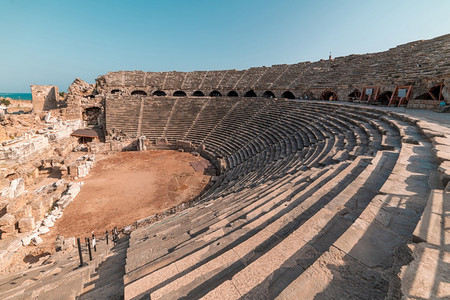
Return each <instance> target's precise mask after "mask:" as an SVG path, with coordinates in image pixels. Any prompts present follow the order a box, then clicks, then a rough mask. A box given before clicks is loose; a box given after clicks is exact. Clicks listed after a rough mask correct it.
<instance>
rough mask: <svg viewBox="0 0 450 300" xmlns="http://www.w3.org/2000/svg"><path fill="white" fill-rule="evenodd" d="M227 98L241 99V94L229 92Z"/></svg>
mask: <svg viewBox="0 0 450 300" xmlns="http://www.w3.org/2000/svg"><path fill="white" fill-rule="evenodd" d="M227 96H228V97H239V94H238V93H237V92H236V91H229V92H228V94H227Z"/></svg>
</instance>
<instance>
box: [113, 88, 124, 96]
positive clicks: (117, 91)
mask: <svg viewBox="0 0 450 300" xmlns="http://www.w3.org/2000/svg"><path fill="white" fill-rule="evenodd" d="M120 92H122V91H121V90H119V89H114V90H111V95H114V94H119V93H120Z"/></svg>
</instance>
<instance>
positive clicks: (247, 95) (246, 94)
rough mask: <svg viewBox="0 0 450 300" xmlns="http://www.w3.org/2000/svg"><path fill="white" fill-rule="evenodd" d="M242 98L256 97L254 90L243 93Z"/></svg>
mask: <svg viewBox="0 0 450 300" xmlns="http://www.w3.org/2000/svg"><path fill="white" fill-rule="evenodd" d="M244 97H256V93H255V91H254V90H250V91H247V92H245V94H244Z"/></svg>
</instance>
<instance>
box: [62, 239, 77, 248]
mask: <svg viewBox="0 0 450 300" xmlns="http://www.w3.org/2000/svg"><path fill="white" fill-rule="evenodd" d="M74 247H75V237H70V238H67V239H64V243H63V245H62V250H63V251H70V250H72V249H73V248H74Z"/></svg>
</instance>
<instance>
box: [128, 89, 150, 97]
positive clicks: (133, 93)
mask: <svg viewBox="0 0 450 300" xmlns="http://www.w3.org/2000/svg"><path fill="white" fill-rule="evenodd" d="M131 96H147V93H146V92H145V91H143V90H135V91H132V92H131Z"/></svg>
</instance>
